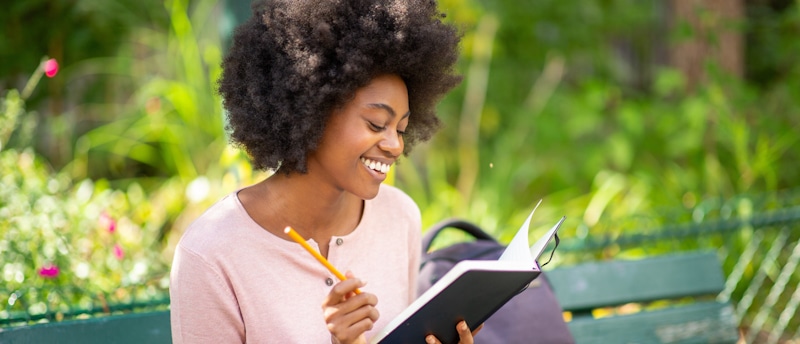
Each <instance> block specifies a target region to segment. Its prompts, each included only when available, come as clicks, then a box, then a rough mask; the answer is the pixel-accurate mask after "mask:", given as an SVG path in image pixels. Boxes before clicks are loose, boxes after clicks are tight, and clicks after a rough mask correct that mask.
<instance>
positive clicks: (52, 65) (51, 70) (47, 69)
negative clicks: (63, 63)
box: [42, 59, 58, 78]
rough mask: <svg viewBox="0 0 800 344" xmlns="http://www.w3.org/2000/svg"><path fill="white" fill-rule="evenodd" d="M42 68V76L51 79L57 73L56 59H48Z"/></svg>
mask: <svg viewBox="0 0 800 344" xmlns="http://www.w3.org/2000/svg"><path fill="white" fill-rule="evenodd" d="M42 68H43V69H44V74H45V75H47V77H48V78H52V77H54V76H56V73H58V62H57V61H56V59H49V60H47V61H45V62H44V66H42Z"/></svg>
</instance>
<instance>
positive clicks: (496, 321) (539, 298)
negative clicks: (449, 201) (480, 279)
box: [417, 219, 575, 344]
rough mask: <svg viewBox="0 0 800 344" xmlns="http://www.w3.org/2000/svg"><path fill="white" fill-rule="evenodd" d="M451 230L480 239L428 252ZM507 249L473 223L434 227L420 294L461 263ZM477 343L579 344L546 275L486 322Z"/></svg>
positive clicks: (453, 222)
mask: <svg viewBox="0 0 800 344" xmlns="http://www.w3.org/2000/svg"><path fill="white" fill-rule="evenodd" d="M447 228H453V229H457V230H461V231H463V232H465V233H467V234H469V235H471V236H473V237H475V239H476V240H475V241H473V242H465V243H458V244H454V245H451V246H448V247H445V248H442V249H438V250H436V251H433V252H430V253H428V250H429V249H430V247H431V244H432V243H433V240H434V239H435V238H436V236H437V235H438V234H439V233H441V232H442V231H443V230H444V229H447ZM503 250H505V246H503V245H501V244H500V243H498V242H497V240H495V239H494V238H492V237H491V236H490V235H489V234H486V232H484V231H483V230H481V229H480V228H479V227H478V226H476V225H474V224H472V223H470V222H467V221H463V220H456V219H452V220H445V221H443V222H440V223H438V224H436V225H434V226H433V227H431V228H430V229H429V230H428V231H427V233H426V234H425V236H424V237H423V238H422V262H421V264H420V272H419V280H418V283H417V294H418V295H421V294H422V293H423V292H425V291H426V290H428V288H430V287H431V286H432V285H433V284H434V283H436V281H438V280H439V278H441V277H442V276H444V274H445V273H447V271H449V270H450V268H452V267H453V266H454V265H455V264H456V263H458V262H459V261H461V260H467V259H469V260H489V259H497V258H499V257H500V255H501V254H502V253H503ZM476 340H477V341H479V342H481V343H547V344H561V343H564V344H571V343H575V339H573V338H572V334H571V333H570V332H569V328H567V324H566V323H565V322H564V317H563V315H562V309H561V305H559V303H558V300H557V299H556V296H555V295H554V294H553V290H552V289H551V287H550V283H548V281H547V277H546V276H545V273H544V272H542V274H541V275H539V277H538V278H536V279H535V280H533V282H532V283H531V284H530V285H529V286H528V288H527V289H525V290H524V291H522V292H521V293H519V294H518V295H517V296H515V297H514V298H513V299H511V301H509V302H508V303H507V304H505V305H504V306H503V307H502V308H500V309H499V310H498V311H497V312H496V313H494V315H492V316H491V317H490V318H489V319H488V320H486V322H485V323H484V324H483V329H481V331H480V332H479V333H478V335H477V336H476Z"/></svg>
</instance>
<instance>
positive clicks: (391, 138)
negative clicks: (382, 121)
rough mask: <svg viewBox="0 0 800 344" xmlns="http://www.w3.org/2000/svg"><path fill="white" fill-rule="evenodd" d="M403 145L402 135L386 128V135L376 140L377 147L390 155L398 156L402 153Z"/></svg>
mask: <svg viewBox="0 0 800 344" xmlns="http://www.w3.org/2000/svg"><path fill="white" fill-rule="evenodd" d="M403 147H404V143H403V136H401V135H400V134H399V133H397V132H396V131H394V130H387V131H386V135H384V136H383V139H382V140H381V141H380V142H378V148H380V149H381V150H382V151H384V152H387V153H389V154H390V155H391V156H392V157H398V156H400V154H403Z"/></svg>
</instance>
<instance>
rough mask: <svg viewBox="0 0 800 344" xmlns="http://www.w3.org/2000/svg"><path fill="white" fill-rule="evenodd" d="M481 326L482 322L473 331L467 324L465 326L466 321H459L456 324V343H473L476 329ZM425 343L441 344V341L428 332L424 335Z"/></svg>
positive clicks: (476, 332)
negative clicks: (457, 338)
mask: <svg viewBox="0 0 800 344" xmlns="http://www.w3.org/2000/svg"><path fill="white" fill-rule="evenodd" d="M481 328H483V324H481V326H478V328H476V329H475V331H472V332H470V331H469V326H467V322H466V321H461V322H459V323H458V324H457V325H456V331H458V337H459V340H458V344H474V343H475V340H474V337H475V335H476V334H478V331H480V330H481ZM425 343H428V344H442V342H440V341H439V339H438V338H436V337H435V336H434V335H432V334H429V335H428V336H427V337H425Z"/></svg>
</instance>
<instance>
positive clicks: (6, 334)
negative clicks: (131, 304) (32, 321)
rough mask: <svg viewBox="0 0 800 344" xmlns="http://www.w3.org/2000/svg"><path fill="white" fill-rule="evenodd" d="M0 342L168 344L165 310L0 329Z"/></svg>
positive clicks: (169, 337) (168, 330)
mask: <svg viewBox="0 0 800 344" xmlns="http://www.w3.org/2000/svg"><path fill="white" fill-rule="evenodd" d="M0 343H4V344H6V343H7V344H13V343H119V344H129V343H130V344H141V343H148V344H158V343H172V332H171V330H170V323H169V311H158V312H149V313H132V314H122V315H111V316H104V317H97V318H90V319H84V320H68V321H62V322H55V323H46V324H36V325H31V326H22V327H8V328H0Z"/></svg>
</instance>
